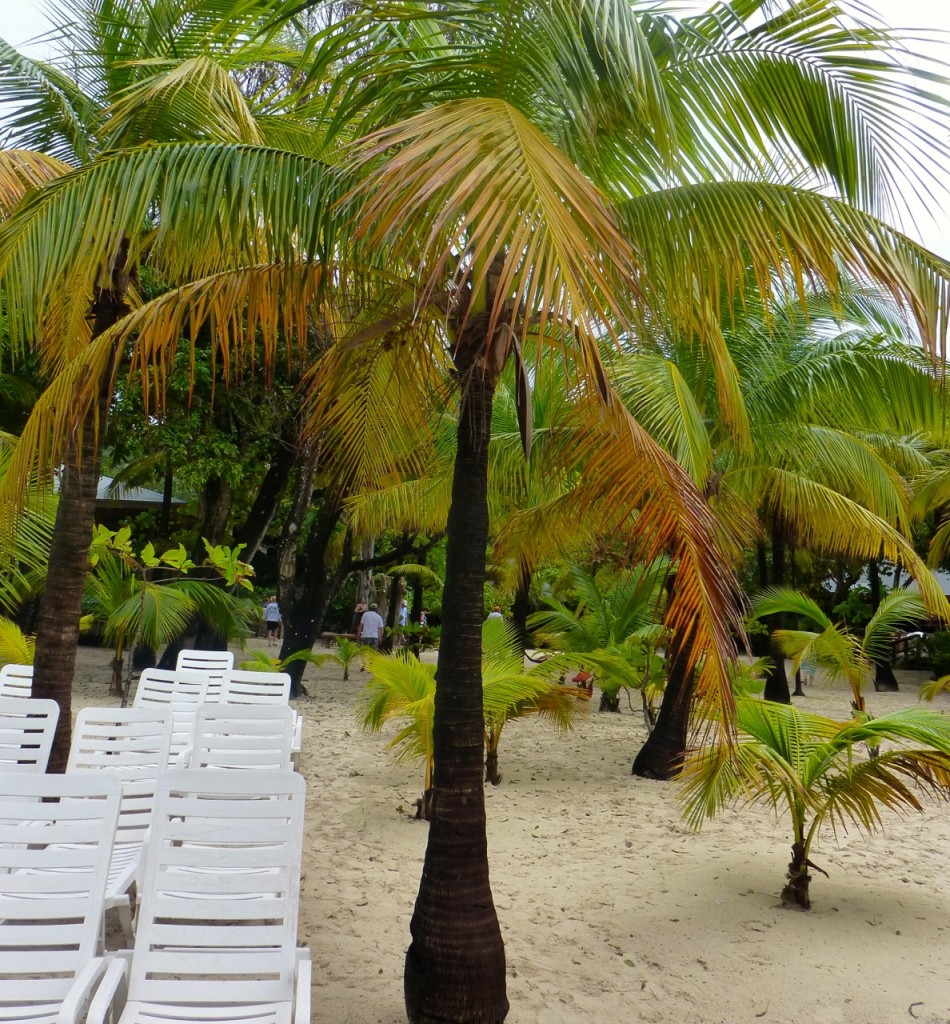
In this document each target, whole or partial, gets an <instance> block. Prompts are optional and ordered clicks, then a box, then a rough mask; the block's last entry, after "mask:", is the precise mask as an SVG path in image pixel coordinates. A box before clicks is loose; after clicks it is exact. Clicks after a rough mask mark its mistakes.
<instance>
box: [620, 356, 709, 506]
mask: <svg viewBox="0 0 950 1024" xmlns="http://www.w3.org/2000/svg"><path fill="white" fill-rule="evenodd" d="M611 380H612V382H613V384H614V387H615V388H616V390H617V393H618V394H619V395H620V398H621V400H622V401H623V402H624V404H625V405H626V406H627V407H628V408H629V409H630V411H631V412H632V413H633V415H634V416H635V417H636V419H637V420H638V421H639V422H640V423H642V424H643V425H644V427H646V429H647V430H649V432H650V434H651V436H652V437H654V438H655V439H656V440H657V441H658V442H659V443H660V444H662V445H663V447H664V448H665V449H666V450H667V451H668V452H669V453H670V454H671V455H672V456H673V457H674V458H675V459H676V461H677V462H678V463H679V464H680V465H681V466H682V467H683V469H685V470H686V472H687V473H689V475H690V477H691V478H692V480H693V482H694V483H695V484H696V485H697V486H699V487H703V486H705V484H706V481H707V479H708V477H709V474H710V472H711V469H712V461H713V450H712V442H711V438H710V436H709V430H708V428H707V424H706V421H705V417H704V415H703V410H702V409H701V408H700V407H699V405H698V403H697V400H696V396H695V395H694V394H693V392H692V390H691V389H690V387H689V384H688V382H687V381H686V380H685V379H684V378H683V375H682V373H681V372H680V369H679V367H678V366H677V365H676V363H675V362H673V361H672V360H669V359H665V358H663V357H661V356H655V355H637V356H632V357H629V358H627V359H624V360H623V361H620V362H617V363H615V364H614V365H613V366H612V367H611Z"/></svg>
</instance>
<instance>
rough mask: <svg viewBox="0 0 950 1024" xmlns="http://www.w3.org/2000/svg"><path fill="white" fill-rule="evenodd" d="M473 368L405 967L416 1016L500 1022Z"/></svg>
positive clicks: (485, 394)
mask: <svg viewBox="0 0 950 1024" xmlns="http://www.w3.org/2000/svg"><path fill="white" fill-rule="evenodd" d="M466 377H467V379H466V381H465V387H464V389H463V393H462V402H461V410H460V414H459V424H458V450H457V454H456V460H455V470H454V477H453V482H452V503H451V506H450V509H449V515H448V524H447V527H448V529H447V543H446V570H445V592H444V597H443V601H442V626H443V632H442V641H441V644H440V647H439V661H438V668H437V671H436V693H435V722H434V729H433V739H434V750H435V773H434V776H433V785H432V812H431V822H430V825H429V839H428V844H427V846H426V855H425V864H424V866H423V870H422V881H421V884H420V887H419V894H418V896H417V897H416V904H415V909H414V911H413V915H412V920H411V922H410V925H409V930H410V933H411V935H412V942H411V944H410V946H409V950H408V952H407V954H406V965H405V975H404V983H405V997H406V1014H407V1016H408V1019H409V1022H410V1024H500V1022H501V1021H503V1020H504V1019H505V1017H506V1016H507V1014H508V998H507V995H506V992H505V947H504V942H503V941H502V937H501V929H500V928H499V925H498V916H497V914H496V912H495V904H494V902H493V900H492V893H491V885H490V882H489V872H488V841H487V837H486V827H485V791H484V784H483V781H482V773H483V770H484V768H483V750H484V717H483V714H482V678H481V648H482V643H481V641H482V622H481V620H482V601H483V594H484V586H485V575H486V573H485V550H486V546H487V543H488V442H489V436H490V427H491V409H492V400H493V397H494V390H495V380H494V379H493V377H492V376H491V374H490V372H489V371H486V370H484V369H482V368H481V367H478V366H476V367H475V368H474V369H473V370H471V371H470V372H469V373H468V374H467V375H466Z"/></svg>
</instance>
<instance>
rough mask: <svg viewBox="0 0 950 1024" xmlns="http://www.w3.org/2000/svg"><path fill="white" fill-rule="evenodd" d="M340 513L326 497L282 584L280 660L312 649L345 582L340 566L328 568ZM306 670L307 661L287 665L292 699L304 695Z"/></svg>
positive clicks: (333, 502) (337, 505) (335, 505)
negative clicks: (290, 574) (289, 577)
mask: <svg viewBox="0 0 950 1024" xmlns="http://www.w3.org/2000/svg"><path fill="white" fill-rule="evenodd" d="M341 514H342V506H341V505H340V503H339V502H337V501H333V500H331V499H330V498H329V497H326V498H325V499H324V503H323V505H322V506H321V507H320V510H319V511H318V513H317V516H316V519H314V521H313V523H312V524H311V526H310V533H309V534H308V535H307V540H306V542H305V543H304V545H303V549H302V550H301V551H300V553H299V554H298V555H297V557H296V558H295V559H294V576H293V580H292V581H291V582H290V583H289V584H286V583H285V584H284V585H283V588H282V592H283V595H284V596H283V600H284V605H283V608H282V613H283V623H284V633H283V638H282V641H281V647H280V658H281V659H284V658H287V657H289V656H290V655H291V654H294V653H295V652H297V651H309V650H310V648H311V647H313V645H314V642H315V641H316V639H317V636H318V635H319V633H320V630H321V629H322V628H323V617H324V615H325V614H326V610H327V606H328V605H329V603H330V601H331V600H332V599H333V595H334V594H335V593H336V591H337V590H338V589H339V587H340V584H341V583H342V582H343V578H344V576H345V571H342V570H341V569H340V568H339V567H337V570H336V571H335V572H330V571H329V570H328V568H327V548H328V547H329V546H330V540H331V539H332V537H333V533H334V531H335V530H336V526H337V523H338V522H339V521H340V516H341ZM345 560H346V559H345V558H344V561H345ZM306 667H307V663H306V662H304V661H294V662H291V664H289V665H288V666H287V672H288V673H289V675H290V693H291V696H293V697H299V696H300V694H301V692H303V682H302V680H303V674H304V670H305V669H306Z"/></svg>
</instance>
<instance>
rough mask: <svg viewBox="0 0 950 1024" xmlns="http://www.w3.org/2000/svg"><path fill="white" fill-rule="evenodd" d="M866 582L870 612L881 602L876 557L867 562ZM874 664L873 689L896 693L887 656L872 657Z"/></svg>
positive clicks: (894, 678)
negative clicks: (868, 586)
mask: <svg viewBox="0 0 950 1024" xmlns="http://www.w3.org/2000/svg"><path fill="white" fill-rule="evenodd" d="M868 582H869V583H870V590H871V612H872V614H873V613H874V612H876V611H877V608H878V605H879V604H880V603H881V597H882V596H883V595H882V594H881V570H880V566H879V565H878V562H877V559H876V558H872V559H871V561H870V562H868ZM871 662H872V664H873V665H874V689H875V690H876V691H877V692H878V693H896V692H897V690H898V685H897V676H895V675H894V669H893V668H891V661H890V658H888V657H886V656H885V657H880V658H872V659H871Z"/></svg>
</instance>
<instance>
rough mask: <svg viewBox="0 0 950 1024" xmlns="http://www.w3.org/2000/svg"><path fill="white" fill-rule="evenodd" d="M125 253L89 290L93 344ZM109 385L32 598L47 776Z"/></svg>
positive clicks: (61, 727) (71, 450)
mask: <svg viewBox="0 0 950 1024" xmlns="http://www.w3.org/2000/svg"><path fill="white" fill-rule="evenodd" d="M125 264H126V246H125V245H124V244H123V247H122V249H121V250H120V252H119V253H118V254H117V255H116V257H115V260H114V262H113V266H112V280H111V287H110V288H100V289H97V290H96V294H95V297H94V299H93V303H92V310H91V312H92V316H93V327H92V335H93V337H98V336H99V335H100V334H102V333H103V332H104V331H106V330H108V329H109V328H110V327H111V326H112V325H113V324H115V323H117V322H118V321H119V320H120V319H121V318H122V317H123V316H124V315H125V313H126V305H125V293H126V290H127V288H128V283H129V281H128V274H127V272H126V265H125ZM110 384H111V382H110V381H107V380H104V381H102V382H101V383H100V390H99V400H98V403H97V404H96V406H95V407H94V408H93V409H92V411H90V413H89V414H88V415H87V416H86V417H85V419H84V420H83V421H82V423H80V424H77V425H76V429H75V432H74V434H73V436H72V438H71V439H70V441H69V444H68V447H67V449H66V455H65V466H64V470H63V475H62V478H61V480H60V488H59V504H58V506H57V509H56V520H55V524H54V526H53V538H52V543H51V545H50V553H49V563H48V566H47V581H48V584H47V586H46V587H45V588H44V590H43V595H42V597H41V598H40V609H39V614H38V616H37V628H36V652H35V656H34V659H33V696H34V697H41V698H50V699H52V700H55V701H56V703H57V704H59V722H58V724H57V726H56V736H55V738H54V740H53V749H52V752H51V754H50V760H49V768H48V770H49V771H50V772H63V771H65V769H66V761H67V759H68V757H69V744H70V740H71V738H72V686H73V671H74V669H75V665H76V646H77V644H78V642H79V618H80V615H81V613H82V591H83V585H84V583H85V582H86V574H87V573H88V571H89V545H90V543H91V541H92V528H93V524H94V523H95V510H96V491H97V489H98V486H99V467H100V464H101V461H102V443H103V439H104V436H105V429H106V418H107V416H108V413H109V403H110V401H111V398H112V394H111V390H110Z"/></svg>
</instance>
